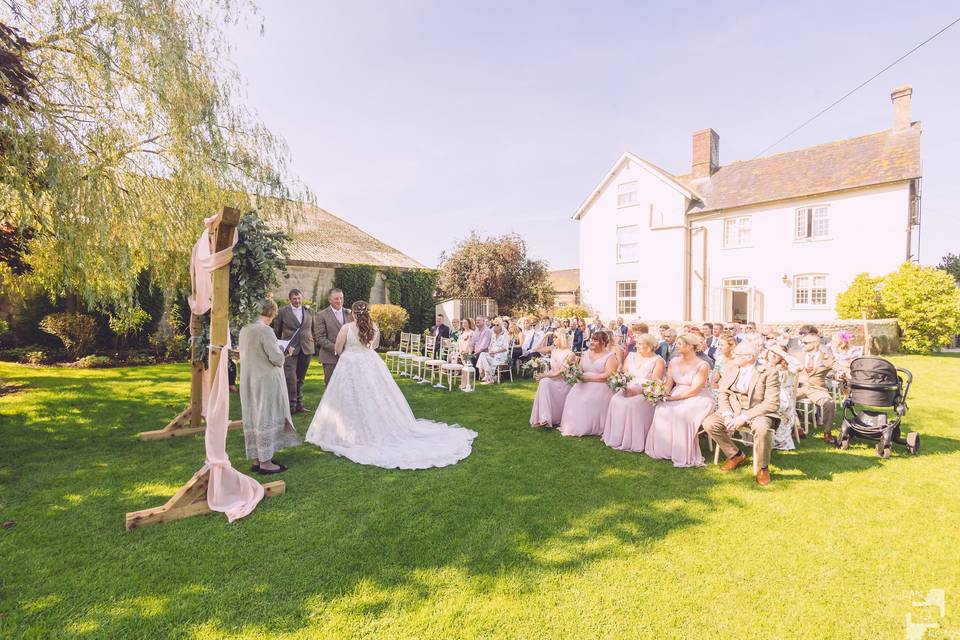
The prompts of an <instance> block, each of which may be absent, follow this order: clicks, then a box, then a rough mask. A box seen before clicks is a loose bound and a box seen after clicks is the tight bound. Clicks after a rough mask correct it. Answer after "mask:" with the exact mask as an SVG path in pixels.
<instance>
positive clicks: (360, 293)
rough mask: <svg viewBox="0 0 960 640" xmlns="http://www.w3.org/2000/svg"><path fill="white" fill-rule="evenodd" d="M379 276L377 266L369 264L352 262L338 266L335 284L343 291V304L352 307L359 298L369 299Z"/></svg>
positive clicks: (334, 276) (334, 277) (334, 279)
mask: <svg viewBox="0 0 960 640" xmlns="http://www.w3.org/2000/svg"><path fill="white" fill-rule="evenodd" d="M376 277H377V269H376V267H372V266H370V265H369V264H351V265H347V266H345V267H337V269H336V271H334V275H333V286H334V287H336V288H337V289H341V290H342V291H343V304H344V306H346V307H348V308H349V307H350V305H352V304H353V303H354V302H356V301H357V300H364V301H369V299H370V290H371V289H373V283H374V281H375V279H376Z"/></svg>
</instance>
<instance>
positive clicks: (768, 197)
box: [676, 122, 920, 213]
mask: <svg viewBox="0 0 960 640" xmlns="http://www.w3.org/2000/svg"><path fill="white" fill-rule="evenodd" d="M918 177H920V123H919V122H914V123H913V124H912V125H911V126H910V128H909V129H904V130H902V131H894V130H892V129H888V130H887V131H881V132H879V133H872V134H870V135H865V136H860V137H859V138H851V139H849V140H840V141H837V142H831V143H828V144H821V145H817V146H814V147H807V148H806V149H800V150H798V151H789V152H786V153H779V154H777V155H773V156H766V157H763V158H756V159H754V160H747V161H743V162H733V163H731V164H728V165H726V166H722V167H720V168H719V169H718V170H717V171H716V172H714V174H713V175H712V176H710V177H709V178H700V179H696V180H695V179H692V178H691V177H690V175H689V174H687V175H681V176H676V179H677V180H678V181H679V182H680V183H682V184H684V185H686V186H687V187H688V188H689V189H690V190H692V191H693V192H694V193H696V194H697V195H698V196H699V198H700V202H694V203H693V204H692V205H691V208H690V211H689V213H703V212H708V211H716V210H719V209H732V208H734V207H743V206H746V205H751V204H759V203H762V202H772V201H776V200H786V199H789V198H799V197H804V196H811V195H816V194H818V193H828V192H831V191H839V190H842V189H853V188H857V187H866V186H870V185H877V184H884V183H888V182H897V181H900V180H908V179H910V178H918Z"/></svg>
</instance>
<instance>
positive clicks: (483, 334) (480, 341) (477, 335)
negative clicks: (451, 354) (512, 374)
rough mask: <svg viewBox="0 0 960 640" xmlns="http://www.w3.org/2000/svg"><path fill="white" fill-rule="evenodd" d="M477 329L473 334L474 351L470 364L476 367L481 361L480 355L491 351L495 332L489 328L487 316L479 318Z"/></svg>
mask: <svg viewBox="0 0 960 640" xmlns="http://www.w3.org/2000/svg"><path fill="white" fill-rule="evenodd" d="M476 322H477V328H476V330H474V332H473V351H472V353H471V354H470V363H471V364H472V365H474V366H476V365H477V362H478V361H479V360H480V354H481V353H486V352H487V351H489V350H490V341H491V339H492V338H493V332H492V331H491V330H490V327H488V326H487V318H486V317H485V316H477V320H476Z"/></svg>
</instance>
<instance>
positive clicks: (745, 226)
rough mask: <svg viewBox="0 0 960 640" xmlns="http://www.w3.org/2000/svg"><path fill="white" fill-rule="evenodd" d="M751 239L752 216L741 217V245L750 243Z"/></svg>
mask: <svg viewBox="0 0 960 640" xmlns="http://www.w3.org/2000/svg"><path fill="white" fill-rule="evenodd" d="M750 239H751V228H750V218H740V246H747V245H749V244H750Z"/></svg>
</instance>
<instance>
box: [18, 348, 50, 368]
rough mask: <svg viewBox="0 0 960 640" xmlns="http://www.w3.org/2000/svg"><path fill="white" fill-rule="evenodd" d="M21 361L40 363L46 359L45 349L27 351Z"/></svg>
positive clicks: (33, 363)
mask: <svg viewBox="0 0 960 640" xmlns="http://www.w3.org/2000/svg"><path fill="white" fill-rule="evenodd" d="M23 361H24V362H26V363H27V364H32V365H41V364H43V363H44V362H46V361H47V353H46V352H45V351H28V352H26V353H25V354H24V355H23Z"/></svg>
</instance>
